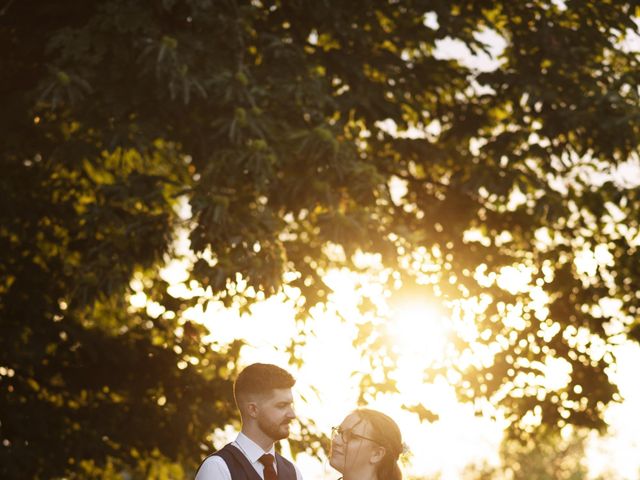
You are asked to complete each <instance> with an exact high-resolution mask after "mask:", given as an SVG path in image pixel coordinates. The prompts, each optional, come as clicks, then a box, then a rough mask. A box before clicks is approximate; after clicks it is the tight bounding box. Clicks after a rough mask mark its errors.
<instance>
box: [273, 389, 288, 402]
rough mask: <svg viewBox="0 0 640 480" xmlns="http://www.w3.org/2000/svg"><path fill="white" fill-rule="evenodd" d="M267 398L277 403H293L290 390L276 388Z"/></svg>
mask: <svg viewBox="0 0 640 480" xmlns="http://www.w3.org/2000/svg"><path fill="white" fill-rule="evenodd" d="M267 398H268V399H270V400H273V401H276V402H293V393H291V389H290V388H274V389H273V390H271V393H270V395H268V397H267Z"/></svg>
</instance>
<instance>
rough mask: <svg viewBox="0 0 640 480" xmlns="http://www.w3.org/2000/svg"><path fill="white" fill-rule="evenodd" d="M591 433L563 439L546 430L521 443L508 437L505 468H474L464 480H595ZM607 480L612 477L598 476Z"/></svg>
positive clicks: (504, 449)
mask: <svg viewBox="0 0 640 480" xmlns="http://www.w3.org/2000/svg"><path fill="white" fill-rule="evenodd" d="M587 438H588V431H584V430H578V431H572V432H570V433H569V434H565V435H561V434H560V433H559V432H558V431H557V430H550V429H542V431H541V432H540V436H539V438H538V439H537V440H536V441H535V442H534V441H531V440H529V441H527V442H519V441H518V440H517V439H514V438H508V437H505V438H504V439H503V442H502V444H501V446H500V459H501V465H500V466H498V467H492V466H489V465H484V466H480V467H478V466H470V467H468V468H467V469H466V472H465V475H464V478H469V479H472V478H473V479H483V480H492V479H512V480H520V479H532V480H551V479H567V480H579V479H585V478H594V477H593V475H591V476H590V475H589V469H588V468H587V465H585V462H584V459H585V446H586V442H587ZM597 478H598V479H599V480H605V479H606V478H609V477H608V476H598V477H597Z"/></svg>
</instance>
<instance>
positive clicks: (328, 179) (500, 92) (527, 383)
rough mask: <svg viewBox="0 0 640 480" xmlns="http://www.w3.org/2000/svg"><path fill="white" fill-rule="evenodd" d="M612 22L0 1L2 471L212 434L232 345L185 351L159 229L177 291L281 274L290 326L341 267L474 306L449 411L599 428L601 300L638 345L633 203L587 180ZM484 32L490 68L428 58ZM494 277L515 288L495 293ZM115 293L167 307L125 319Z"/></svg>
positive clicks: (605, 316)
mask: <svg viewBox="0 0 640 480" xmlns="http://www.w3.org/2000/svg"><path fill="white" fill-rule="evenodd" d="M636 14H637V5H636V4H635V2H631V1H628V2H623V1H621V2H596V1H582V2H574V1H566V2H549V1H543V0H531V1H528V2H507V1H482V2H477V1H474V2H464V1H451V2H441V1H435V0H434V1H425V0H407V1H403V2H395V1H386V2H379V1H371V0H369V1H366V0H357V1H356V0H354V1H350V2H337V1H333V0H323V1H321V2H314V3H313V5H312V7H310V5H309V3H308V2H303V1H299V0H290V1H267V0H264V1H263V0H253V1H241V0H220V1H216V2H212V1H210V0H183V1H181V0H163V1H155V2H147V3H139V2H126V1H120V0H108V1H102V2H90V1H89V2H82V4H78V3H76V2H69V1H60V2H56V3H55V4H51V3H48V2H35V1H26V0H25V1H22V2H7V3H6V4H5V5H4V7H3V8H2V10H0V39H1V40H2V41H1V45H2V56H1V60H2V77H0V95H1V99H2V105H3V109H2V114H1V115H0V122H1V123H0V127H1V129H2V132H3V136H2V137H3V140H2V167H3V168H2V173H3V175H2V179H1V180H0V182H2V192H3V195H2V199H1V200H0V202H1V203H0V205H1V210H0V215H2V222H1V223H0V225H1V226H0V242H1V249H0V251H2V257H1V258H2V260H1V263H0V269H1V270H0V271H1V273H2V275H1V276H0V278H1V279H2V280H1V283H0V318H1V321H2V331H3V334H2V337H1V340H0V368H1V369H0V388H1V389H2V395H1V396H0V402H1V404H0V406H1V407H2V408H1V409H0V412H2V413H0V422H1V424H0V428H1V429H2V430H1V432H0V433H1V436H2V442H3V447H2V448H1V449H0V452H1V453H0V460H2V462H1V464H2V470H1V471H2V473H3V475H8V476H9V477H11V476H16V475H18V472H20V475H21V476H25V475H29V474H31V475H32V476H34V477H38V476H54V475H61V474H62V473H63V472H65V471H69V470H74V468H76V467H75V465H77V464H78V462H79V461H81V460H82V459H91V460H96V461H97V462H98V463H100V464H104V463H105V462H107V461H108V459H109V458H116V459H120V461H123V462H125V463H130V464H132V463H135V457H136V455H138V452H142V453H143V454H150V452H152V451H154V449H157V450H158V451H160V452H161V453H162V455H165V456H166V457H167V458H170V459H173V460H181V459H182V460H184V461H185V462H187V463H189V462H191V464H193V462H194V461H195V460H194V459H195V457H196V456H197V455H196V452H197V450H198V448H199V447H198V444H199V442H200V441H201V440H203V438H204V436H205V435H206V432H208V431H210V430H211V428H213V427H215V426H219V425H222V424H223V423H225V422H227V421H228V420H229V419H232V418H233V415H234V413H233V410H232V409H231V408H230V403H231V400H230V395H229V390H230V389H229V380H228V379H229V378H230V377H231V376H232V375H233V372H234V368H235V365H236V363H235V360H236V357H237V351H238V348H239V346H238V345H234V346H232V347H230V349H229V350H226V349H225V347H222V346H216V345H213V346H212V345H206V344H203V343H202V341H201V339H200V337H201V335H202V334H203V329H202V328H201V327H200V326H198V325H196V324H193V323H185V322H184V320H183V319H182V317H181V312H182V311H183V310H184V309H185V308H187V307H188V306H189V305H190V304H191V303H192V302H198V301H203V300H202V299H198V298H194V299H193V300H191V301H187V300H184V299H176V298H174V297H172V296H171V295H170V294H168V292H167V284H166V281H165V280H164V279H163V278H162V276H161V274H160V273H159V268H160V266H161V265H162V264H163V263H164V262H165V261H166V260H167V259H168V258H171V257H172V256H173V255H174V254H175V252H174V250H173V245H174V243H173V242H174V240H175V234H176V233H175V232H176V231H177V230H178V229H180V228H182V229H185V228H186V229H187V230H188V231H189V239H190V246H191V249H192V250H193V252H194V256H195V259H194V261H193V266H192V268H191V270H190V275H191V277H192V279H193V280H194V281H197V282H198V283H199V284H200V285H201V286H202V287H203V288H204V289H206V290H207V292H208V294H209V295H210V296H215V297H216V298H220V299H222V300H223V301H225V302H226V303H227V304H228V305H231V304H239V305H240V306H244V307H246V306H247V305H249V304H250V303H251V302H253V301H255V300H256V299H259V298H262V295H267V296H269V295H273V294H275V293H276V292H280V291H282V288H283V285H284V284H286V285H288V286H289V287H291V288H293V289H297V291H298V292H299V293H300V296H299V298H298V299H297V300H296V301H297V304H298V307H299V309H300V315H301V318H304V317H305V312H306V311H308V309H309V308H310V307H311V306H313V305H316V304H318V303H321V302H323V301H325V300H326V299H327V295H328V289H327V287H326V285H325V284H324V282H323V275H324V274H325V273H326V272H327V271H329V270H330V269H331V268H335V267H349V268H353V269H358V268H359V266H358V264H357V262H355V261H354V255H355V254H356V253H357V252H360V251H363V252H371V253H376V254H379V255H380V258H381V261H382V263H383V264H384V265H385V266H386V267H388V268H391V269H393V270H394V271H395V272H396V278H395V280H396V281H397V280H400V281H402V282H404V285H411V284H415V285H416V286H415V289H416V290H417V291H418V292H419V294H421V295H429V296H432V297H433V298H435V299H437V300H438V301H442V302H450V303H451V304H452V305H455V304H456V302H464V301H470V300H473V299H481V303H483V305H485V306H486V308H484V310H483V311H481V312H479V313H477V315H476V318H475V325H476V327H475V328H477V331H478V332H479V334H480V335H479V336H478V337H477V338H472V339H469V338H461V339H460V349H461V351H462V352H463V354H464V351H465V350H474V349H477V348H481V346H482V345H485V346H486V347H487V348H489V349H492V351H493V352H494V353H495V355H494V356H493V357H492V361H491V362H490V363H489V364H468V365H466V364H463V363H455V364H454V365H452V366H451V368H455V366H456V365H457V366H459V367H460V366H462V367H464V368H462V369H461V372H460V375H461V380H460V382H459V384H458V387H459V390H460V395H461V396H462V397H464V398H468V399H473V400H477V401H482V400H483V399H488V400H491V401H492V402H495V403H496V404H499V405H500V406H502V407H503V408H504V409H505V410H506V411H507V413H508V415H509V418H510V419H511V420H512V421H513V425H514V428H515V429H516V430H517V429H518V428H521V429H524V426H523V424H522V423H521V422H519V420H520V419H523V418H526V416H527V414H528V413H531V414H533V415H534V416H536V417H537V418H538V419H539V422H541V423H543V424H548V425H555V426H562V425H564V424H566V423H571V424H576V425H583V426H588V427H602V426H603V421H602V416H601V413H602V411H603V409H604V407H605V406H606V405H607V404H608V403H609V402H611V401H612V400H615V399H617V398H618V397H617V393H616V388H615V386H614V385H612V383H611V381H610V379H609V376H608V373H607V372H608V370H607V369H608V368H609V367H611V366H613V365H614V363H615V359H614V357H613V355H612V354H611V352H610V351H609V350H610V347H611V346H612V345H613V344H614V343H615V341H616V337H615V336H614V335H613V333H618V332H613V333H612V331H611V330H609V329H608V325H609V324H610V323H614V320H616V319H614V318H613V317H612V316H613V314H612V313H611V312H610V311H608V310H606V309H603V308H602V302H603V301H606V300H609V301H613V302H615V304H616V305H617V306H618V307H619V308H618V313H617V314H616V315H617V317H616V318H619V322H620V324H621V328H620V329H618V330H619V332H621V334H625V333H626V334H629V335H630V336H632V337H633V338H635V339H638V338H639V337H640V334H639V331H640V327H639V326H638V324H637V321H636V320H635V316H636V313H637V308H638V302H639V296H638V295H637V294H636V285H637V282H638V275H639V272H638V269H637V265H638V264H639V263H638V255H639V253H638V249H637V235H638V215H637V211H638V210H637V209H638V205H639V198H638V190H637V189H634V188H627V187H625V186H624V185H620V184H618V183H615V182H614V181H612V180H611V179H610V178H609V177H606V178H605V180H604V181H601V180H598V179H597V178H596V179H595V180H594V179H593V178H592V177H593V175H589V174H590V173H593V172H598V173H601V174H603V175H604V174H607V173H610V172H611V171H613V170H614V169H615V168H616V167H617V166H619V165H622V164H624V163H625V162H627V161H629V160H630V159H633V158H634V155H635V153H634V152H635V151H636V150H637V147H638V134H639V128H640V127H639V125H640V122H638V120H639V110H638V91H637V85H638V84H639V83H640V82H639V78H638V77H639V76H640V69H639V68H638V59H637V55H636V54H635V53H633V52H630V51H628V50H625V49H624V48H622V47H621V46H620V43H619V42H620V41H621V40H622V39H623V38H624V37H625V36H626V35H627V34H628V32H629V31H636V32H637V30H638V28H637V25H636V23H634V20H633V19H634V15H636ZM428 15H430V16H431V18H435V19H437V21H436V23H437V25H434V24H433V22H425V21H424V19H425V17H426V16H428ZM485 29H492V30H493V31H495V32H496V33H497V34H499V35H500V36H502V37H503V38H504V39H505V40H506V42H507V46H506V48H505V50H504V52H503V53H502V54H501V56H500V62H501V63H500V66H499V67H498V68H497V69H496V70H494V71H490V72H476V71H473V70H470V69H469V68H466V67H465V66H463V65H461V64H460V63H458V62H456V61H452V60H442V59H439V58H438V57H437V56H436V55H435V54H434V51H435V48H436V45H437V43H438V41H439V40H442V39H446V38H449V37H450V38H455V39H458V40H460V41H462V42H463V43H464V44H465V45H466V46H467V47H468V48H469V49H471V50H472V51H476V52H480V51H482V50H485V49H486V48H487V45H485V44H483V42H482V41H481V40H480V39H479V38H480V37H478V32H480V31H482V30H485ZM390 123H391V124H393V125H394V126H395V128H396V129H397V131H398V132H399V134H391V133H390V132H389V128H388V125H389V124H390ZM415 131H419V132H421V135H418V137H417V138H413V137H414V136H415V135H413V134H412V132H415ZM603 178H604V177H603ZM393 185H402V187H403V189H404V191H403V192H401V193H402V195H399V194H397V190H394V188H392V186H393ZM401 190H402V189H401ZM181 202H184V203H185V204H187V205H188V206H189V207H190V216H189V218H188V219H187V220H182V219H181V217H180V215H178V209H179V206H180V205H181ZM594 252H595V253H597V255H595V259H596V263H595V264H594V265H596V266H595V267H594V268H592V269H591V270H588V269H587V271H583V270H581V267H580V262H579V261H578V262H577V259H578V258H580V257H581V256H583V255H585V254H586V255H589V254H591V255H593V254H594ZM411 258H413V259H414V260H417V261H418V266H417V267H416V262H408V261H407V260H408V259H411ZM408 264H411V265H413V266H412V267H408V268H407V267H406V265H408ZM421 266H422V267H425V268H424V269H423V270H425V271H426V270H428V273H429V275H420V273H419V270H420V268H421ZM427 267H428V268H427ZM505 267H514V268H524V269H527V272H528V274H529V275H530V277H531V282H530V286H529V287H528V288H525V289H523V290H520V291H514V290H512V289H508V288H503V287H504V286H503V285H500V284H499V282H498V281H496V278H497V277H496V275H498V274H499V272H501V271H503V268H505ZM586 273H588V275H587V274H586ZM132 279H137V280H138V281H140V282H142V285H143V286H144V293H145V294H146V295H148V297H149V298H151V299H153V300H154V301H156V302H158V303H159V304H160V305H161V310H162V311H163V313H161V314H158V315H151V314H150V312H148V311H131V310H130V309H129V305H128V302H127V298H128V296H129V295H130V294H132V293H133V290H132V288H133V287H132V286H131V283H130V282H131V280H132ZM284 279H287V280H286V282H285V280H284ZM536 288H539V289H542V290H543V291H544V292H545V293H546V295H547V296H548V302H547V305H546V307H540V306H539V305H538V303H536V302H535V301H534V300H533V299H532V296H535V293H536V292H537V291H538V290H535V289H536ZM518 308H521V309H522V315H521V316H522V320H523V322H522V323H518V325H517V326H514V325H513V324H512V322H510V321H509V320H508V319H509V317H508V312H510V311H512V310H513V309H516V310H517V309H518ZM545 308H547V309H548V310H545ZM602 345H604V347H605V348H604V350H602V349H600V350H602V351H604V353H602V354H598V353H597V351H598V349H599V348H600V346H602ZM549 359H560V360H561V361H563V362H564V364H566V365H568V366H569V367H570V368H569V375H570V381H569V383H568V384H567V385H566V386H565V387H561V388H559V389H556V390H555V391H554V390H553V389H549V388H546V387H545V386H544V385H541V384H540V377H541V376H544V374H545V371H546V369H547V368H548V363H549V361H550V360H549ZM141 372H144V374H142V373H141ZM214 399H215V400H214ZM125 425H127V426H128V427H127V428H124V426H125ZM87 432H88V433H87ZM303 433H304V432H303ZM305 434H309V435H310V433H309V432H306V433H305ZM308 438H311V437H308ZM301 445H302V444H301ZM313 445H317V443H314V444H313ZM133 449H135V452H134V450H133ZM134 453H135V455H134ZM187 459H188V460H187ZM109 461H110V460H109Z"/></svg>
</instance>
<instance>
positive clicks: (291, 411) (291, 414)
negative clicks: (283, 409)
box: [287, 407, 296, 419]
mask: <svg viewBox="0 0 640 480" xmlns="http://www.w3.org/2000/svg"><path fill="white" fill-rule="evenodd" d="M287 418H291V419H294V418H296V411H295V410H294V409H293V407H292V408H290V409H289V411H288V412H287Z"/></svg>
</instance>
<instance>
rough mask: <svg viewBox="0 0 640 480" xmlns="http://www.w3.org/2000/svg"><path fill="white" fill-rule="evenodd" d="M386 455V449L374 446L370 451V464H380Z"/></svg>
mask: <svg viewBox="0 0 640 480" xmlns="http://www.w3.org/2000/svg"><path fill="white" fill-rule="evenodd" d="M386 454H387V449H386V448H384V447H382V446H376V447H375V448H374V449H373V450H372V451H371V457H370V462H371V463H380V462H381V461H382V459H383V458H384V456H385V455H386Z"/></svg>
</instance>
